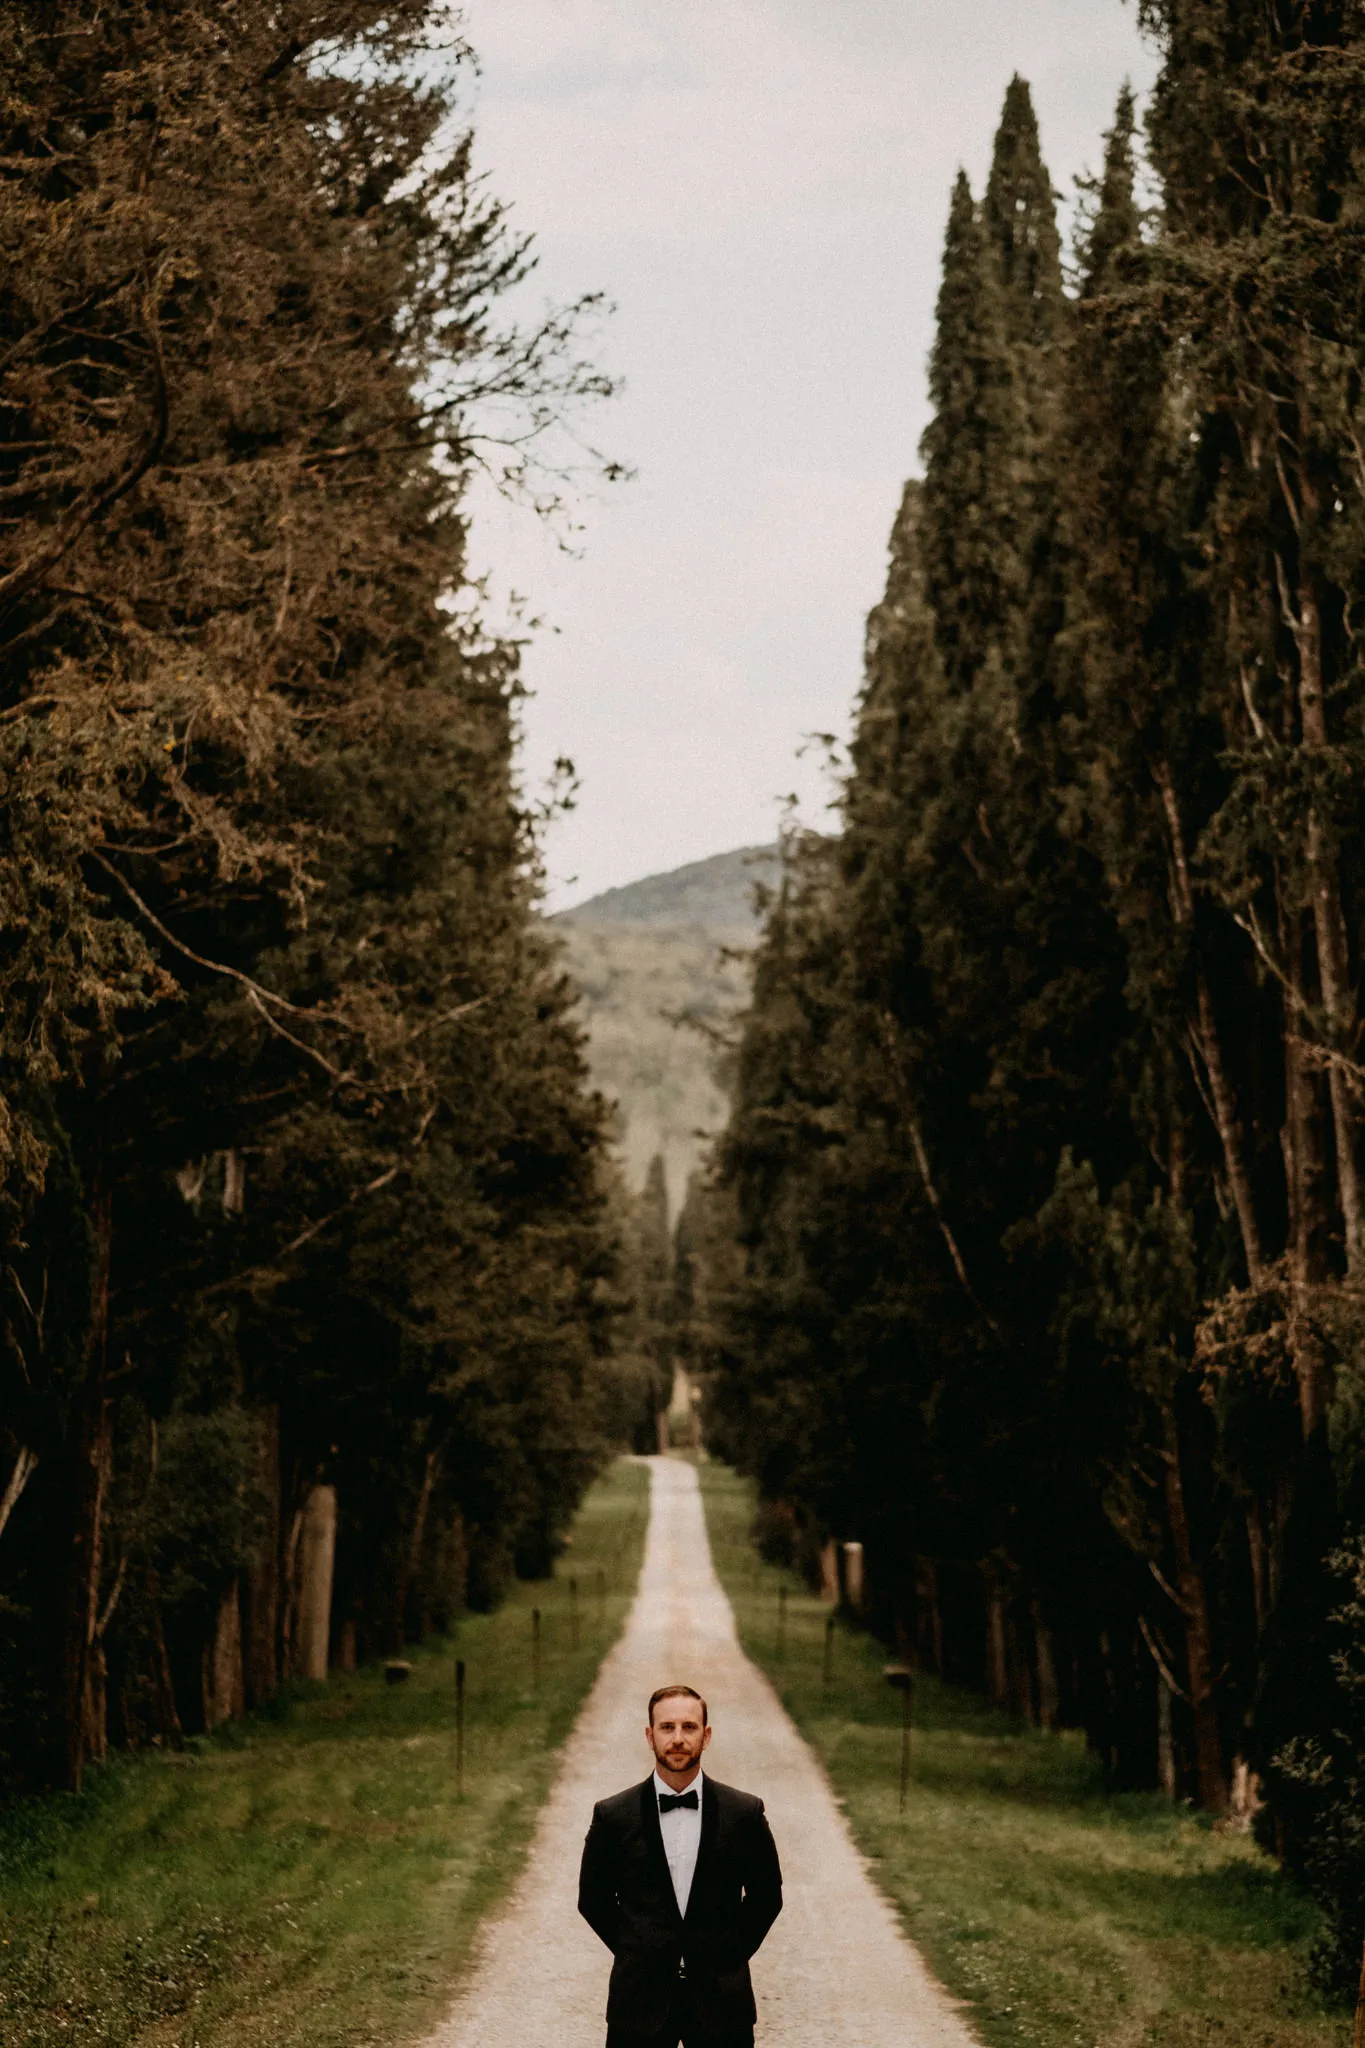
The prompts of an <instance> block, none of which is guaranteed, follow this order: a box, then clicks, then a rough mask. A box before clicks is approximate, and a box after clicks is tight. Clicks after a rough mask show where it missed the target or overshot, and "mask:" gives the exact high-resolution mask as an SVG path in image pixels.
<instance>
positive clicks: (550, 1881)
mask: <svg viewBox="0 0 1365 2048" xmlns="http://www.w3.org/2000/svg"><path fill="white" fill-rule="evenodd" d="M650 1467H651V1481H652V1497H651V1499H652V1504H651V1516H650V1527H649V1540H648V1544H647V1547H646V1551H645V1562H644V1568H643V1571H642V1573H641V1577H640V1587H639V1592H638V1595H637V1597H636V1601H635V1605H634V1607H633V1609H632V1611H631V1615H630V1618H629V1620H628V1622H627V1624H626V1627H625V1630H624V1632H623V1634H622V1636H621V1639H620V1641H619V1642H618V1643H617V1645H616V1647H615V1648H614V1649H613V1650H612V1652H611V1653H610V1655H609V1656H608V1657H607V1659H606V1661H605V1663H604V1664H603V1666H602V1670H601V1672H600V1674H599V1676H598V1679H597V1683H596V1685H595V1686H594V1688H593V1691H592V1693H591V1695H590V1696H589V1699H588V1702H587V1705H586V1706H585V1707H584V1709H583V1712H582V1715H581V1716H580V1718H579V1721H578V1725H577V1726H576V1727H575V1729H574V1731H573V1734H572V1736H571V1737H570V1739H569V1742H568V1744H567V1745H566V1748H565V1751H564V1758H563V1763H562V1766H561V1769H560V1773H559V1776H558V1778H557V1780H556V1783H555V1787H554V1790H553V1792H552V1793H551V1795H550V1798H549V1800H548V1801H547V1803H546V1805H545V1808H544V1810H543V1812H542V1814H541V1817H540V1821H539V1824H538V1827H537V1831H536V1836H535V1841H534V1843H533V1845H532V1848H531V1853H530V1856H529V1859H528V1862H527V1866H526V1869H525V1871H524V1872H523V1874H522V1877H521V1880H520V1882H519V1883H518V1885H517V1887H516V1890H515V1892H514V1894H513V1896H512V1899H511V1901H510V1902H509V1905H508V1907H507V1909H506V1911H505V1912H503V1913H502V1914H500V1915H499V1916H498V1917H497V1918H496V1919H495V1920H494V1921H493V1922H492V1923H491V1925H490V1926H489V1927H488V1928H487V1929H486V1930H485V1932H484V1935H483V1937H482V1939H481V1943H480V1948H479V1952H478V1956H477V1960H476V1965H475V1968H474V1971H473V1974H472V1976H471V1979H470V1981H469V1983H468V1985H467V1987H466V1989H465V1991H464V1993H463V1994H462V1996H461V1997H460V1998H459V2000H458V2001H457V2003H456V2005H455V2007H454V2009H453V2010H452V2012H451V2014H450V2015H449V2017H448V2018H447V2020H446V2021H445V2022H444V2023H443V2025H442V2026H441V2027H440V2028H439V2029H438V2030H437V2032H436V2034H435V2035H434V2036H433V2037H432V2040H431V2043H430V2044H429V2048H601V2043H602V2041H603V2038H604V2035H605V2027H604V2023H603V2013H604V2010H605V2005H606V1988H607V1973H608V1967H609V1960H610V1959H609V1957H608V1955H607V1953H606V1950H605V1949H604V1948H603V1947H602V1946H601V1944H600V1943H599V1942H598V1940H597V1939H596V1937H595V1936H594V1935H593V1934H592V1933H590V1932H589V1930H588V1928H587V1927H586V1926H585V1925H584V1924H583V1922H582V1921H581V1920H580V1919H579V1918H578V1915H577V1912H576V1909H575V1899H576V1894H577V1882H578V1859H579V1855H580V1852H581V1850H582V1846H583V1837H584V1834H585V1833H586V1831H587V1826H588V1822H589V1819H590V1818H591V1814H592V1807H593V1803H594V1801H595V1800H598V1799H600V1798H603V1797H604V1796H605V1795H606V1794H608V1793H610V1792H616V1791H619V1790H620V1789H621V1788H622V1787H623V1786H625V1785H629V1784H631V1783H637V1782H638V1781H639V1780H640V1779H641V1778H643V1777H644V1776H645V1774H646V1771H647V1769H648V1768H649V1755H648V1751H647V1749H646V1747H645V1740H644V1724H645V1703H646V1701H647V1700H648V1698H649V1695H650V1693H651V1692H653V1691H654V1690H655V1688H656V1687H657V1686H659V1685H661V1684H666V1683H669V1682H672V1681H675V1680H676V1681H680V1682H682V1683H683V1684H688V1685H694V1686H695V1687H696V1688H697V1690H698V1691H699V1692H702V1693H704V1694H705V1696H706V1699H707V1702H708V1705H709V1707H710V1711H711V1721H712V1724H713V1727H714V1729H715V1734H714V1737H713V1739H712V1744H711V1748H710V1750H709V1752H708V1754H707V1759H706V1762H707V1767H708V1769H711V1770H713V1771H714V1775H715V1776H716V1777H717V1778H719V1779H721V1780H723V1781H724V1782H726V1783H728V1784H733V1785H739V1786H742V1787H743V1788H744V1789H745V1790H746V1791H751V1792H757V1793H759V1794H760V1795H761V1796H762V1798H763V1799H764V1800H765V1801H766V1803H767V1808H768V1815H769V1818H770V1820H771V1822H772V1826H773V1833H774V1835H775V1836H776V1838H777V1844H778V1848H779V1851H780V1853H781V1857H782V1869H783V1876H784V1880H785V1886H786V1904H785V1910H784V1912H783V1914H782V1917H781V1919H780V1920H779V1921H778V1923H777V1925H776V1927H775V1928H774V1930H773V1932H772V1934H771V1935H770V1936H769V1937H768V1940H767V1942H766V1943H765V1944H764V1946H763V1948H762V1950H761V1951H760V1953H759V1955H758V1957H757V1958H756V1959H755V1962H754V1986H755V1990H756V1993H757V1998H758V2012H759V2019H758V2038H759V2043H760V2048H977V2043H976V2040H975V2037H974V2035H973V2034H972V2033H971V2032H970V2031H969V2029H968V2028H967V2026H966V2025H965V2023H964V2021H963V2020H962V2019H961V2018H960V2017H959V2015H958V2013H957V2011H956V2010H955V2009H954V2006H953V2004H952V2002H951V2001H950V2000H949V1998H948V1996H947V1994H946V1993H945V1992H944V1991H943V1990H942V1989H941V1988H940V1987H939V1986H938V1985H937V1984H936V1983H935V1982H934V1981H933V1980H932V1979H931V1978H930V1976H929V1974H928V1972H927V1971H926V1969H925V1967H924V1965H923V1963H922V1962H921V1961H920V1959H919V1956H918V1955H917V1953H916V1951H915V1950H914V1948H913V1947H912V1946H911V1944H910V1943H909V1942H908V1941H907V1940H906V1938H905V1937H904V1935H903V1934H902V1933H901V1931H900V1928H899V1926H898V1924H897V1922H896V1919H895V1917H894V1915H893V1913H892V1910H891V1908H890V1907H889V1905H888V1904H887V1903H886V1901H885V1899H884V1898H883V1897H882V1895H881V1894H880V1893H879V1892H878V1890H877V1888H876V1886H875V1885H874V1884H873V1883H872V1880H871V1878H870V1877H869V1876H868V1873H867V1870H866V1867H865V1865H864V1863H863V1860H862V1858H861V1857H860V1856H859V1854H858V1851H857V1850H856V1849H855V1847H854V1845H853V1841H852V1838H851V1836H850V1835H849V1832H848V1828H847V1826H846V1824H845V1822H844V1819H843V1816H842V1814H841V1813H840V1811H839V1808H838V1806H837V1805H836V1803H835V1801H834V1798H833V1795H832V1794H831V1792H830V1789H829V1785H828V1783H827V1782H826V1779H825V1777H824V1774H823V1773H822V1771H821V1770H820V1768H819V1766H818V1764H817V1763H816V1762H815V1759H814V1757H813V1756H812V1755H811V1752H810V1750H809V1749H808V1748H807V1747H806V1744H805V1743H804V1742H803V1741H802V1739H801V1737H800V1736H799V1735H798V1733H797V1731H796V1729H795V1728H794V1726H793V1725H792V1723H791V1721H790V1720H789V1719H788V1717H787V1715H786V1713H785V1712H784V1711H783V1708H782V1706H781V1704H780V1703H779V1701H778V1699H777V1697H776V1695H775V1693H774V1692H773V1690H772V1688H771V1686H770V1685H769V1684H768V1682H767V1680H766V1679H765V1678H764V1677H762V1675H761V1674H760V1673H759V1672H758V1671H757V1670H756V1669H755V1667H754V1666H753V1665H752V1664H751V1663H750V1661H749V1659H748V1658H747V1657H746V1656H745V1655H744V1653H743V1651H742V1650H741V1649H740V1647H739V1643H738V1640H737V1638H736V1635H735V1625H734V1617H733V1614H732V1613H731V1609H730V1604H729V1602H728V1600H727V1599H726V1597H725V1594H724V1593H723V1592H722V1590H721V1586H720V1582H719V1580H718V1579H717V1577H716V1574H715V1571H714V1568H713V1566H712V1563H711V1554H710V1548H709V1546H708V1543H707V1537H706V1525H705V1522H704V1519H703V1515H702V1505H701V1495H700V1492H699V1489H698V1486H697V1476H696V1473H695V1472H694V1471H693V1469H692V1467H691V1466H689V1465H684V1464H680V1463H675V1462H673V1461H671V1460H668V1459H663V1458H656V1459H651V1460H650Z"/></svg>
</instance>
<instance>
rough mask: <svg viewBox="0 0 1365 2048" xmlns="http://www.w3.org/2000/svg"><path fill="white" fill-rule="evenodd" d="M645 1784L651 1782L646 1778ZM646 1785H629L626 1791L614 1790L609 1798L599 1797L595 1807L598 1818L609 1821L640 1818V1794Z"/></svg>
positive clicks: (595, 1814) (595, 1815)
mask: <svg viewBox="0 0 1365 2048" xmlns="http://www.w3.org/2000/svg"><path fill="white" fill-rule="evenodd" d="M644 1783H645V1785H647V1784H648V1783H649V1780H648V1779H647V1778H646V1779H645V1781H644ZM643 1790H644V1785H638V1784H637V1785H627V1787H626V1789H625V1791H624V1792H613V1793H612V1794H611V1796H610V1798H608V1799H599V1800H598V1802H597V1804H596V1806H594V1808H593V1817H594V1819H596V1820H603V1821H607V1822H613V1821H631V1820H638V1819H639V1815H640V1794H641V1792H642V1791H643Z"/></svg>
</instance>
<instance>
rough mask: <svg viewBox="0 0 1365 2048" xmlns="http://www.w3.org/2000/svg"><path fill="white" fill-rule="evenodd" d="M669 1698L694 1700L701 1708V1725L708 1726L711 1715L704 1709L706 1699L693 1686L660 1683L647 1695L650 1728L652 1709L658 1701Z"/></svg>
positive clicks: (652, 1723) (652, 1722)
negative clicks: (656, 1688) (654, 1690)
mask: <svg viewBox="0 0 1365 2048" xmlns="http://www.w3.org/2000/svg"><path fill="white" fill-rule="evenodd" d="M671 1699H684V1700H695V1701H696V1702H697V1705H698V1706H699V1707H700V1708H701V1725H702V1727H703V1728H709V1727H710V1725H711V1717H710V1715H709V1714H708V1713H707V1711H706V1701H705V1700H704V1699H703V1698H702V1696H701V1694H700V1693H699V1692H698V1691H697V1690H696V1688H695V1686H691V1685H661V1686H660V1687H659V1690H658V1691H657V1692H652V1693H651V1694H650V1696H649V1725H650V1727H651V1728H652V1727H653V1726H654V1709H655V1708H656V1707H657V1706H658V1704H659V1701H660V1700H671Z"/></svg>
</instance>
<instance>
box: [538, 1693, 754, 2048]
mask: <svg viewBox="0 0 1365 2048" xmlns="http://www.w3.org/2000/svg"><path fill="white" fill-rule="evenodd" d="M645 1736H646V1739H647V1741H648V1743H649V1746H650V1748H651V1750H652V1751H653V1752H654V1769H653V1771H652V1772H651V1773H650V1775H649V1777H647V1778H646V1779H645V1782H644V1784H643V1785H633V1786H632V1787H631V1789H630V1790H629V1791H628V1792H618V1793H617V1794H616V1795H615V1797H614V1798H612V1799H603V1800H600V1801H599V1802H598V1804H597V1805H596V1806H595V1807H594V1808H593V1814H592V1826H591V1827H590V1828H589V1829H588V1839H587V1841H586V1842H585V1843H584V1844H583V1868H582V1873H581V1875H580V1878H579V1886H578V1910H579V1912H580V1913H581V1914H582V1915H583V1918H584V1919H585V1920H586V1921H587V1923H588V1925H589V1926H590V1927H591V1928H592V1929H593V1931H594V1933H596V1934H598V1935H600V1936H601V1938H602V1940H603V1941H604V1942H605V1943H606V1945H607V1947H608V1948H609V1949H610V1950H611V1952H612V1956H613V1957H614V1959H615V1960H614V1961H613V1963H612V1969H611V1988H610V1990H609V1991H608V1993H607V2048H678V2043H679V2042H681V2043H682V2044H683V2048H753V2039H754V2017H755V2011H754V1994H753V1987H752V1985H751V1984H750V1981H749V1958H750V1956H752V1955H753V1954H754V1953H755V1952H756V1950H757V1949H758V1948H759V1947H760V1945H761V1944H762V1941H763V1937H764V1935H765V1934H766V1933H767V1932H768V1929H769V1928H770V1927H771V1926H772V1924H773V1922H774V1920H776V1918H777V1916H778V1914H779V1913H780V1912H781V1911H782V1872H781V1870H780V1869H779V1868H778V1862H777V1850H776V1848H775V1846H774V1844H773V1838H772V1835H771V1834H770V1832H769V1829H768V1823H767V1821H766V1819H765V1818H764V1814H763V1801H762V1800H761V1799H755V1798H754V1797H753V1795H752V1793H749V1792H736V1791H735V1790H734V1789H733V1788H732V1787H731V1786H729V1785H721V1784H718V1783H717V1782H716V1780H715V1779H714V1778H708V1777H706V1776H705V1775H704V1774H703V1772H702V1767H701V1759H702V1752H703V1750H704V1749H705V1748H706V1747H707V1745H708V1743H709V1742H710V1740H711V1725H710V1721H709V1718H708V1716H707V1711H706V1702H705V1700H704V1699H703V1698H702V1696H701V1694H700V1693H698V1692H694V1691H693V1690H692V1687H691V1686H690V1685H665V1686H661V1687H660V1688H659V1690H658V1692H656V1693H655V1694H654V1696H653V1698H652V1699H651V1700H650V1702H649V1726H648V1727H647V1728H646V1730H645Z"/></svg>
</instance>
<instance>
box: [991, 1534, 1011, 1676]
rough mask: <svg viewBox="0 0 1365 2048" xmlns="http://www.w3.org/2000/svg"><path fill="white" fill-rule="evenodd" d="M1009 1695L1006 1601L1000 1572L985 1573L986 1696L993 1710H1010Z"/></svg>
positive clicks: (992, 1568)
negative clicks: (1001, 1585)
mask: <svg viewBox="0 0 1365 2048" xmlns="http://www.w3.org/2000/svg"><path fill="white" fill-rule="evenodd" d="M1009 1696H1010V1674H1009V1650H1008V1644H1007V1641H1006V1635H1005V1598H1004V1594H1003V1593H1002V1591H1001V1588H1000V1577H999V1573H998V1572H997V1571H996V1570H995V1569H994V1567H991V1566H988V1567H987V1571H986V1697H987V1698H988V1699H989V1701H990V1703H991V1705H992V1706H993V1707H1001V1708H1004V1707H1007V1706H1008V1705H1009Z"/></svg>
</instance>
